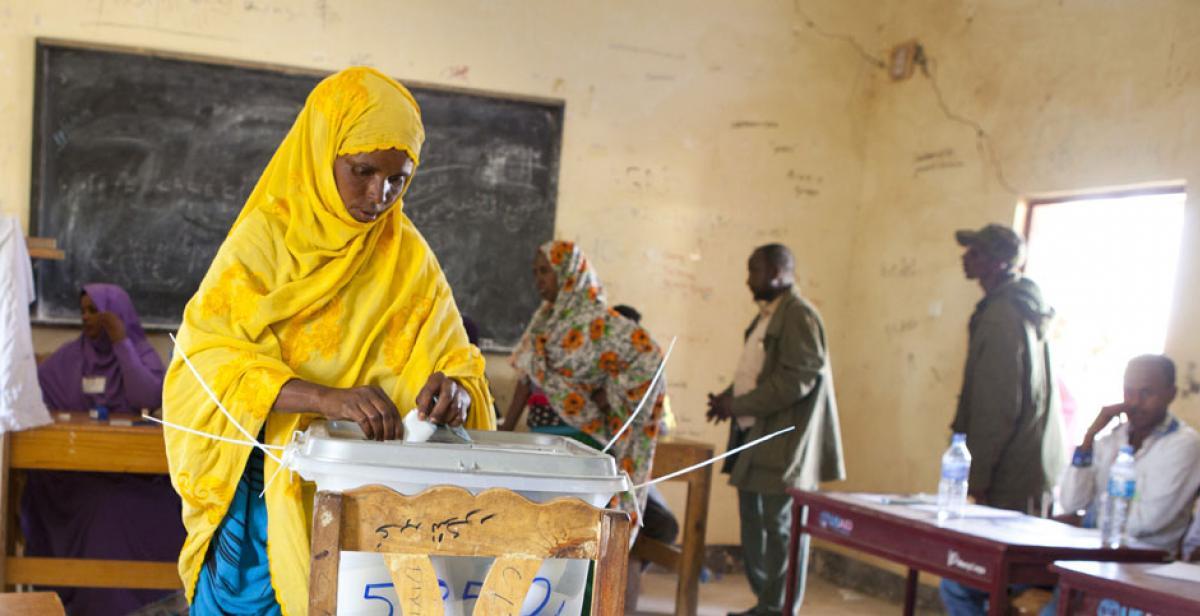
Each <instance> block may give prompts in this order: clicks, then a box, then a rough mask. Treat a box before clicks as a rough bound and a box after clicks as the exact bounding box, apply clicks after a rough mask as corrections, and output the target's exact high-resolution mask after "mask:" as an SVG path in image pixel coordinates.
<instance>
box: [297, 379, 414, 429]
mask: <svg viewBox="0 0 1200 616" xmlns="http://www.w3.org/2000/svg"><path fill="white" fill-rule="evenodd" d="M292 382H295V381H291V382H289V385H290V384H291V383H292ZM285 387H286V386H285ZM318 387H320V386H318ZM317 400H318V403H317V410H318V411H319V412H320V413H321V414H322V415H324V416H325V417H327V418H329V419H345V420H349V421H353V422H354V423H357V424H358V425H359V427H360V428H362V431H363V434H365V435H366V436H367V439H368V440H373V441H388V440H395V439H400V438H402V437H403V436H404V422H403V421H401V418H400V411H398V410H397V409H396V405H395V404H394V403H393V402H392V401H391V399H390V398H388V396H387V394H385V393H384V392H383V389H381V388H380V387H379V386H378V385H367V386H363V387H353V388H350V389H336V388H333V387H321V389H320V391H319V392H318V393H317Z"/></svg>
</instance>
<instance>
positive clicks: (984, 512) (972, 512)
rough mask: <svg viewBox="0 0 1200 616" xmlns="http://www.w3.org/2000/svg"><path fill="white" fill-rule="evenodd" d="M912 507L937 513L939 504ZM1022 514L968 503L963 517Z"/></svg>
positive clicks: (976, 517)
mask: <svg viewBox="0 0 1200 616" xmlns="http://www.w3.org/2000/svg"><path fill="white" fill-rule="evenodd" d="M909 507H910V508H912V509H915V510H917V511H928V512H930V513H933V514H934V515H937V510H938V508H937V505H924V504H922V505H909ZM1022 515H1024V514H1022V513H1021V512H1019V511H1009V510H1008V509H993V508H992V507H984V506H982V505H967V506H966V507H965V508H964V509H963V514H962V517H963V518H964V519H968V520H995V519H1000V518H1019V517H1021V516H1022Z"/></svg>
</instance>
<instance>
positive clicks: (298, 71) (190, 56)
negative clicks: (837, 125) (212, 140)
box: [29, 37, 566, 351]
mask: <svg viewBox="0 0 1200 616" xmlns="http://www.w3.org/2000/svg"><path fill="white" fill-rule="evenodd" d="M34 42H35V59H36V63H37V67H36V70H35V95H34V101H35V105H34V122H33V138H32V155H31V160H32V165H31V168H32V169H31V185H30V199H31V203H30V209H29V212H30V216H29V221H30V222H29V224H30V231H31V233H32V234H43V233H44V232H45V231H46V229H44V221H43V220H42V217H43V215H44V211H43V210H44V207H45V205H44V200H45V195H44V193H43V187H44V182H45V176H44V170H43V151H44V148H45V147H46V146H47V140H48V139H49V138H50V136H49V135H48V134H47V131H45V130H43V129H44V127H43V126H42V123H41V120H42V118H43V114H44V109H43V104H44V103H45V93H44V92H43V88H44V85H43V82H44V80H45V79H46V76H45V74H44V72H45V70H46V67H44V66H43V62H44V60H45V57H46V49H47V48H60V49H68V50H79V51H95V52H111V53H119V54H133V55H138V56H144V57H147V58H160V59H165V60H172V61H182V62H191V63H201V64H209V65H215V66H220V67H232V68H238V69H251V70H258V71H269V72H272V73H277V74H281V75H295V76H303V77H311V78H314V79H319V78H321V77H324V76H325V75H328V74H330V73H331V72H332V71H330V70H324V69H318V68H312V67H302V66H293V65H285V64H276V63H266V62H255V61H249V60H242V59H234V58H225V57H219V56H210V55H204V54H195V53H187V52H176V51H169V50H162V49H154V48H147V47H131V46H122V45H112V44H105V43H93V42H85V41H75V40H68V39H60V38H50V37H39V38H36V39H35V41H34ZM402 81H403V83H404V84H405V85H406V86H409V87H410V88H411V89H413V90H414V91H416V90H427V91H431V92H439V93H447V94H463V95H466V96H470V97H483V98H488V99H496V100H499V101H511V102H516V103H529V104H533V105H540V106H545V107H550V108H554V109H556V110H557V113H558V132H557V143H556V144H555V151H554V155H555V157H556V158H555V159H554V160H553V171H554V173H553V175H552V177H551V178H550V197H551V198H550V201H551V207H552V210H551V218H550V229H551V232H550V236H551V237H552V236H553V229H554V224H555V219H556V218H557V215H556V211H557V196H558V194H557V193H558V191H557V184H558V173H559V170H560V168H561V154H562V139H563V133H564V132H565V127H564V122H563V120H564V119H565V111H566V102H565V100H563V99H558V98H550V97H544V96H536V95H526V94H517V93H511V92H498V91H493V90H486V89H476V88H467V87H459V86H453V85H446V84H436V83H430V82H423V81H417V80H407V79H405V80H402ZM418 176H420V172H418ZM543 239H550V237H546V238H543ZM63 248H64V249H65V250H66V251H68V252H69V251H70V250H71V247H70V246H69V245H66V246H63ZM38 269H39V268H37V267H35V272H36V271H37V270H38ZM40 289H41V287H40V286H39V290H40ZM456 292H457V289H456ZM530 293H532V288H531V289H530ZM135 301H136V299H135ZM40 304H41V302H38V304H35V306H34V309H33V312H32V321H33V323H35V324H37V325H49V326H67V325H78V323H79V321H78V319H76V318H73V317H65V316H59V315H50V314H46V313H45V312H44V311H42V310H41V309H40ZM145 325H146V329H147V330H150V331H159V332H163V331H173V330H175V329H177V328H178V321H177V320H176V321H175V322H173V323H168V324H163V323H161V322H158V323H156V322H149V321H147V322H146V323H145ZM486 333H487V332H486V331H485V336H486ZM514 342H515V340H511V339H510V340H507V341H505V340H501V341H493V340H490V339H488V338H486V337H485V338H484V340H483V341H482V342H481V344H480V346H481V347H482V348H483V349H484V350H489V351H506V350H509V349H511V348H512V344H513V343H514Z"/></svg>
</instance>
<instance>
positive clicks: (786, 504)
mask: <svg viewBox="0 0 1200 616" xmlns="http://www.w3.org/2000/svg"><path fill="white" fill-rule="evenodd" d="M793 269H794V260H793V257H792V254H791V252H790V251H789V250H788V249H787V247H785V246H783V245H780V244H768V245H766V246H762V247H760V248H758V249H757V250H755V251H754V254H753V255H751V257H750V262H749V278H748V280H747V284H748V286H749V287H750V290H751V292H752V293H753V295H754V299H755V301H757V302H758V304H759V308H760V314H759V316H758V317H756V318H755V319H754V322H752V323H751V324H750V328H749V329H748V330H746V336H745V346H744V347H743V351H742V356H741V359H740V361H739V363H738V367H737V372H736V374H735V377H734V383H733V385H732V386H730V387H729V388H727V389H726V390H725V391H723V392H722V393H721V394H719V395H712V394H710V395H709V412H708V417H709V419H710V420H714V421H723V420H725V419H732V421H731V422H730V432H729V449H732V448H734V447H737V446H739V445H741V444H743V443H746V442H749V441H751V440H754V439H756V438H759V437H762V436H765V435H767V434H771V433H773V432H776V431H778V430H781V429H784V428H787V427H795V430H793V431H791V432H789V433H786V434H783V435H781V436H778V437H776V438H774V439H771V440H769V441H766V442H764V443H762V444H760V445H758V446H756V447H753V448H751V449H749V450H747V451H744V452H742V453H741V454H738V455H737V456H735V457H733V458H729V459H727V461H726V463H725V466H724V468H723V471H724V472H726V473H729V474H730V479H729V482H730V484H732V485H733V486H734V487H736V488H737V489H738V505H739V512H740V514H741V525H742V533H741V534H742V551H743V553H744V555H745V564H746V577H747V578H748V579H749V581H750V587H751V589H752V590H753V591H754V593H755V595H756V596H757V598H758V602H757V604H756V605H755V606H754V607H753V608H751V609H750V610H748V611H746V612H743V613H741V614H746V615H751V614H752V615H755V616H759V615H774V614H780V613H782V608H783V599H784V597H783V594H784V590H785V587H786V573H787V547H788V544H789V535H790V531H791V499H790V497H789V496H788V494H787V492H786V490H787V488H801V489H815V488H817V486H818V483H819V482H821V481H837V480H841V479H844V478H845V475H846V473H845V466H844V462H843V459H842V443H841V434H840V430H839V426H838V416H837V402H836V400H835V397H834V391H833V374H832V370H831V368H830V363H829V352H828V345H827V343H826V339H825V327H824V325H823V324H822V322H821V317H820V315H819V314H818V313H817V311H816V309H815V308H813V307H812V306H811V305H810V304H809V303H808V302H806V301H805V300H804V299H803V298H801V297H800V295H799V294H798V293H797V292H796V291H795V289H794V288H793V280H794V274H793ZM807 539H808V536H807V535H805V536H803V537H802V538H801V542H802V543H801V546H800V551H799V560H798V562H797V563H796V572H797V593H796V601H795V604H796V606H799V605H800V602H801V601H802V600H803V594H804V576H805V572H806V569H807V561H808V541H807Z"/></svg>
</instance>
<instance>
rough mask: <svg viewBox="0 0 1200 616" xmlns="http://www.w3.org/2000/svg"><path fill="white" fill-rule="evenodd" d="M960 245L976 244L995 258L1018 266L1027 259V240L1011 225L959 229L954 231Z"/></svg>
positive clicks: (975, 245)
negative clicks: (974, 229)
mask: <svg viewBox="0 0 1200 616" xmlns="http://www.w3.org/2000/svg"><path fill="white" fill-rule="evenodd" d="M954 239H955V240H957V241H958V245H959V246H966V247H970V246H974V247H976V248H978V249H979V250H981V251H983V252H984V253H985V254H987V255H988V256H990V257H992V258H993V259H997V260H1000V261H1006V262H1008V264H1009V265H1012V266H1013V267H1016V266H1018V265H1020V264H1021V262H1022V261H1024V260H1025V241H1024V240H1022V239H1021V236H1020V234H1018V233H1017V232H1016V231H1014V230H1013V229H1012V228H1011V227H1006V226H1004V225H997V224H990V225H987V226H985V227H983V228H982V229H979V230H978V231H972V230H970V229H959V230H958V231H955V232H954Z"/></svg>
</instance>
